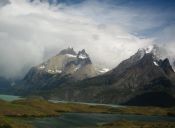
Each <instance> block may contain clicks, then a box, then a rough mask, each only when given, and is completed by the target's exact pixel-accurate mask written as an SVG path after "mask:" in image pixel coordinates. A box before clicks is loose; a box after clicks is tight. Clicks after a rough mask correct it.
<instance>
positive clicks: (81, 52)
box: [77, 49, 89, 59]
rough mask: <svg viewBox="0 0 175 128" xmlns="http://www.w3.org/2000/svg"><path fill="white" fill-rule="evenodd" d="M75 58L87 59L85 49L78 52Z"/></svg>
mask: <svg viewBox="0 0 175 128" xmlns="http://www.w3.org/2000/svg"><path fill="white" fill-rule="evenodd" d="M77 58H79V59H87V58H89V55H88V54H87V53H86V51H85V49H83V50H81V51H79V52H78V55H77Z"/></svg>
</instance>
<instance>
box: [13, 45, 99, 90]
mask: <svg viewBox="0 0 175 128" xmlns="http://www.w3.org/2000/svg"><path fill="white" fill-rule="evenodd" d="M96 75H97V71H96V70H95V68H94V65H93V64H92V62H91V60H90V57H89V55H88V54H87V53H86V51H85V50H84V49H83V50H82V51H79V52H78V53H76V52H75V51H74V49H73V48H67V49H64V50H62V51H60V53H59V54H57V55H56V56H53V57H51V58H50V59H48V60H47V61H45V62H43V63H41V64H40V65H38V66H35V67H32V68H31V69H30V71H29V72H28V73H27V74H26V76H25V77H24V79H23V80H22V81H21V82H20V83H19V84H18V86H15V88H17V90H18V89H19V90H23V89H24V90H26V91H27V92H28V93H30V92H35V90H37V91H40V90H42V89H48V88H49V89H52V88H55V87H56V86H59V85H61V84H63V83H66V82H67V81H69V82H70V81H77V80H82V79H85V78H90V77H93V76H96ZM19 92H20V91H19ZM23 92H24V91H23ZM25 93H26V92H25Z"/></svg>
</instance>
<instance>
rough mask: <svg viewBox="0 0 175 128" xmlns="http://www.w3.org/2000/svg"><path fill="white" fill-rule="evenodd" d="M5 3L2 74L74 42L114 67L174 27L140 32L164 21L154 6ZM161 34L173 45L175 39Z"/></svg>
mask: <svg viewBox="0 0 175 128" xmlns="http://www.w3.org/2000/svg"><path fill="white" fill-rule="evenodd" d="M0 5H3V6H2V7H0V17H1V18H0V70H1V72H0V75H1V76H4V77H7V78H21V77H23V76H24V75H25V73H26V72H27V71H28V70H29V69H30V68H31V67H32V66H35V65H37V64H39V63H41V62H42V61H44V60H46V59H48V58H49V57H50V56H53V55H55V54H57V53H58V52H59V51H60V50H61V49H63V48H66V47H69V46H72V47H74V49H75V50H80V49H86V51H87V52H88V53H89V55H90V57H91V59H92V61H93V63H94V64H96V65H103V66H105V67H110V68H113V67H115V66H116V65H117V64H118V63H120V62H121V61H122V60H124V59H126V58H127V57H129V56H131V55H132V54H133V53H135V52H136V51H137V50H138V49H139V48H142V47H146V46H148V45H151V44H153V43H156V42H155V41H157V42H159V41H160V40H158V39H157V38H158V37H159V36H160V35H161V33H166V34H168V32H169V31H170V32H171V30H166V29H165V30H163V31H162V32H159V33H156V34H155V37H144V38H143V37H139V36H137V34H135V33H136V32H138V31H143V30H145V29H149V28H154V27H157V26H158V25H159V26H160V25H162V24H163V23H162V22H157V21H155V19H154V18H153V17H154V14H149V12H147V13H145V15H142V16H140V17H139V15H140V13H139V11H138V10H132V11H131V10H130V9H129V8H126V7H123V8H122V7H116V8H113V7H111V6H112V5H108V4H104V3H100V2H99V1H92V0H90V1H86V2H83V3H81V4H76V5H65V4H57V5H49V4H47V3H40V2H39V1H35V2H33V3H29V2H28V1H25V0H10V2H8V4H4V3H2V4H1V2H0ZM149 15H150V16H149ZM145 17H148V19H147V20H146V21H145V22H144V21H143V23H142V22H141V20H143V19H144V18H145ZM158 17H159V16H158ZM137 20H138V21H137ZM133 23H134V24H133ZM136 24H137V25H136ZM167 29H168V28H167ZM166 31H168V32H166ZM133 33H134V34H133ZM167 36H168V35H167ZM161 38H163V37H162V36H161ZM168 39H170V38H169V37H168ZM162 40H165V41H169V42H170V44H171V45H173V46H174V42H173V41H174V39H172V40H173V41H170V40H166V38H163V39H162Z"/></svg>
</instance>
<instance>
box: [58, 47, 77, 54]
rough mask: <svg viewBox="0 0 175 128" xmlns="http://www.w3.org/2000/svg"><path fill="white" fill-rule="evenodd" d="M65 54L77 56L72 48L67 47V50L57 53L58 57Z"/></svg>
mask: <svg viewBox="0 0 175 128" xmlns="http://www.w3.org/2000/svg"><path fill="white" fill-rule="evenodd" d="M65 54H71V55H77V53H76V52H75V51H74V49H73V48H72V47H68V48H67V49H63V50H61V51H60V53H59V55H65Z"/></svg>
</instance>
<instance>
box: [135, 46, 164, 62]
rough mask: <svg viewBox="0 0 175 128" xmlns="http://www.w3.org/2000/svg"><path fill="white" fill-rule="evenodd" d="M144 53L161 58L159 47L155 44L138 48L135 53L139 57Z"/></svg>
mask: <svg viewBox="0 0 175 128" xmlns="http://www.w3.org/2000/svg"><path fill="white" fill-rule="evenodd" d="M146 54H152V56H153V57H154V58H155V59H162V55H161V50H160V47H159V46H157V45H156V44H153V45H150V46H148V47H146V48H140V49H139V50H138V51H137V53H136V55H137V56H138V57H139V58H140V59H141V58H143V56H144V55H146Z"/></svg>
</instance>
